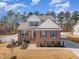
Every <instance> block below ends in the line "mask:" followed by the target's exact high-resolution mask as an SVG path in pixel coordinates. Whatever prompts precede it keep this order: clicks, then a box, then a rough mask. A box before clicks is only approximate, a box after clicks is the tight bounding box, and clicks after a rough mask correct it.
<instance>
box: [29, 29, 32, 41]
mask: <svg viewBox="0 0 79 59" xmlns="http://www.w3.org/2000/svg"><path fill="white" fill-rule="evenodd" d="M31 39H32V31H31V30H30V31H29V40H31Z"/></svg>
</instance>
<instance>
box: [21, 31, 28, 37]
mask: <svg viewBox="0 0 79 59" xmlns="http://www.w3.org/2000/svg"><path fill="white" fill-rule="evenodd" d="M20 35H21V36H27V35H28V32H27V31H21V33H20Z"/></svg>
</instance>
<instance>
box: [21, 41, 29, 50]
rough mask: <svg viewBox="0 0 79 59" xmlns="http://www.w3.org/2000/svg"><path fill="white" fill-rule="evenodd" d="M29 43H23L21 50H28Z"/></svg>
mask: <svg viewBox="0 0 79 59" xmlns="http://www.w3.org/2000/svg"><path fill="white" fill-rule="evenodd" d="M28 45H29V43H26V42H23V43H22V45H21V49H26V48H27V47H28Z"/></svg>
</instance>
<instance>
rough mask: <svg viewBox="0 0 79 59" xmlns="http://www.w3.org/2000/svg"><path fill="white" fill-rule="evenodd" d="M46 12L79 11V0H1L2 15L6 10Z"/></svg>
mask: <svg viewBox="0 0 79 59" xmlns="http://www.w3.org/2000/svg"><path fill="white" fill-rule="evenodd" d="M8 10H13V11H14V12H21V13H23V12H30V11H32V12H34V11H39V12H40V13H45V12H47V11H55V12H56V13H58V12H60V11H65V12H66V11H71V12H72V11H79V0H0V15H3V14H4V13H5V12H6V11H8Z"/></svg>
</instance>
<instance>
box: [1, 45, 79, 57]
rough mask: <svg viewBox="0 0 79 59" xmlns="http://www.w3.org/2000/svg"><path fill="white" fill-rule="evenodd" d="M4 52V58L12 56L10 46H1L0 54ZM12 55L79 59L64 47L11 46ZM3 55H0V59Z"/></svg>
mask: <svg viewBox="0 0 79 59" xmlns="http://www.w3.org/2000/svg"><path fill="white" fill-rule="evenodd" d="M2 53H5V58H6V59H9V58H10V57H11V56H12V52H11V49H10V48H6V47H5V46H4V47H1V48H0V54H2ZM13 55H15V56H17V59H79V58H78V57H77V56H75V55H74V54H73V53H72V52H71V51H69V50H66V49H58V48H56V49H55V48H54V49H53V48H50V49H41V48H40V49H24V50H23V49H20V47H15V48H13ZM3 58H4V56H3V55H0V59H3Z"/></svg>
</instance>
